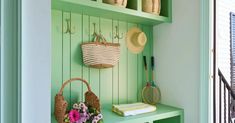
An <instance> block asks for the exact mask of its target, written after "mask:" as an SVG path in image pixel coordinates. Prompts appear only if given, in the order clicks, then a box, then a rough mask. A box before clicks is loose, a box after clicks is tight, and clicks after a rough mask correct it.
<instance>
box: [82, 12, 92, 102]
mask: <svg viewBox="0 0 235 123" xmlns="http://www.w3.org/2000/svg"><path fill="white" fill-rule="evenodd" d="M89 25H90V24H89V16H87V15H82V26H83V27H82V41H83V42H87V41H89V38H90V29H89ZM81 60H82V59H81ZM89 71H90V68H88V67H86V66H85V65H84V64H82V78H83V79H85V80H87V81H88V82H89V81H90V79H89V77H90V74H89V73H90V72H89ZM82 88H83V94H82V97H83V98H82V99H83V101H84V100H85V97H84V93H85V92H86V91H87V87H86V86H85V85H84V84H83V85H82Z"/></svg>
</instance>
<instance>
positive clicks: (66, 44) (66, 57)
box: [62, 12, 71, 109]
mask: <svg viewBox="0 0 235 123" xmlns="http://www.w3.org/2000/svg"><path fill="white" fill-rule="evenodd" d="M70 16H71V13H69V12H63V36H62V51H63V52H62V57H63V58H62V59H63V60H62V71H63V72H62V73H63V75H62V77H63V79H62V80H63V82H65V81H66V80H68V79H70V78H71V72H70V69H71V66H70V65H71V62H70V53H71V52H70V47H71V44H70V43H71V35H70V34H69V33H66V34H65V33H64V32H65V31H66V25H67V22H66V21H65V20H66V19H70ZM70 90H71V84H68V85H67V86H66V87H65V88H64V90H63V95H64V97H65V100H67V101H68V103H69V106H68V109H70V106H71V93H70Z"/></svg>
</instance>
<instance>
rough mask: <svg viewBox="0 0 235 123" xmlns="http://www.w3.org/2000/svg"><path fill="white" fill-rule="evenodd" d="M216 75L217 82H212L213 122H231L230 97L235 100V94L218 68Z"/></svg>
mask: <svg viewBox="0 0 235 123" xmlns="http://www.w3.org/2000/svg"><path fill="white" fill-rule="evenodd" d="M218 75H219V83H214V84H215V86H214V90H215V91H214V123H233V121H232V117H231V114H232V113H233V110H231V109H234V106H233V107H232V108H231V99H232V100H235V94H234V93H233V91H232V89H231V87H230V85H229V84H228V82H227V80H226V79H225V77H224V75H223V74H222V72H221V71H220V70H218ZM234 123H235V122H234Z"/></svg>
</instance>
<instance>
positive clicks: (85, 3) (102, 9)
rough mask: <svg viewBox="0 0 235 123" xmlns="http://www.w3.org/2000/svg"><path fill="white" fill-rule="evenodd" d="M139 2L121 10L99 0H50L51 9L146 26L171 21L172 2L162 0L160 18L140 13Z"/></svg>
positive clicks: (137, 0) (138, 0)
mask: <svg viewBox="0 0 235 123" xmlns="http://www.w3.org/2000/svg"><path fill="white" fill-rule="evenodd" d="M133 1H134V0H131V1H130V2H129V3H131V2H132V3H133ZM140 1H141V0H136V5H135V4H132V5H133V6H130V5H129V6H128V7H129V8H122V7H118V6H113V5H109V4H105V3H102V1H101V0H98V1H91V0H52V8H53V9H58V10H63V11H72V12H78V13H83V14H86V15H91V16H97V17H102V18H109V19H116V20H122V21H129V22H133V23H140V24H146V25H157V24H160V23H166V22H168V23H170V22H171V21H172V13H171V6H172V5H171V4H172V0H162V10H161V15H160V16H158V15H153V14H149V13H145V12H142V10H141V2H140Z"/></svg>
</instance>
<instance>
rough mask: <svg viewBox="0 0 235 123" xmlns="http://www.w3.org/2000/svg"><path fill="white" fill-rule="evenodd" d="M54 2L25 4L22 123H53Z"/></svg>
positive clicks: (27, 1) (34, 0) (43, 0)
mask: <svg viewBox="0 0 235 123" xmlns="http://www.w3.org/2000/svg"><path fill="white" fill-rule="evenodd" d="M50 29H51V0H22V123H50V122H51V120H50V118H51V111H50V109H51V108H50V103H51V102H50V99H51V97H50V94H51V87H50V83H51V37H50V34H51V31H50Z"/></svg>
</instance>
